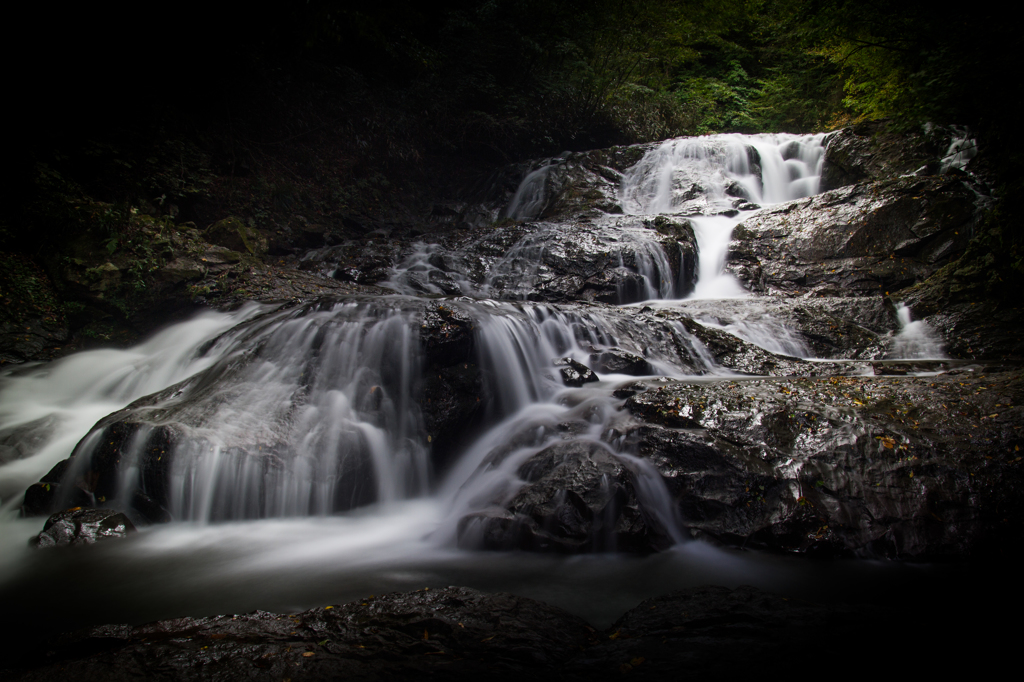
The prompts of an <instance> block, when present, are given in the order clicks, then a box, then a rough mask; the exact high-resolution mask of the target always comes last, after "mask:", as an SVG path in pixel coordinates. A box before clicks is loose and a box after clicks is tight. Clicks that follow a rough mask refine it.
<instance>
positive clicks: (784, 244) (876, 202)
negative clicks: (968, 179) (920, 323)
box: [727, 177, 976, 296]
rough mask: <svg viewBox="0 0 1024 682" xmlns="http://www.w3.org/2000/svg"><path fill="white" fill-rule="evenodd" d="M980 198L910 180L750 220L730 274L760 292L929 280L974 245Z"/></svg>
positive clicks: (869, 291) (864, 292)
mask: <svg viewBox="0 0 1024 682" xmlns="http://www.w3.org/2000/svg"><path fill="white" fill-rule="evenodd" d="M975 217H976V214H975V194H974V193H973V192H972V191H971V190H970V189H969V188H967V187H966V186H965V185H964V183H962V182H961V181H960V180H955V179H948V178H947V179H939V178H918V177H904V178H897V179H893V180H887V181H882V182H876V183H869V184H860V185H852V186H849V187H843V188H841V189H836V190H833V191H830V192H825V193H824V194H819V195H817V196H814V197H810V198H807V199H800V200H797V201H791V202H788V203H785V204H780V205H779V206H775V207H773V208H770V209H765V210H762V211H760V212H759V213H757V214H755V215H753V216H751V217H750V218H748V219H747V220H745V221H744V222H742V223H741V224H740V225H738V226H737V227H736V229H735V231H734V233H733V242H732V244H731V245H730V251H729V255H728V263H727V270H728V271H730V272H732V273H733V274H734V275H735V276H736V277H737V278H738V279H739V280H740V281H741V282H742V283H743V285H744V286H745V287H747V288H748V289H749V290H751V291H753V292H756V293H774V294H781V295H786V296H794V295H800V294H804V293H807V292H809V291H813V290H815V289H816V288H818V287H822V286H828V287H832V289H831V290H830V291H831V292H834V293H835V294H839V295H846V296H870V295H878V294H888V292H890V291H897V290H899V289H903V288H906V287H909V286H911V285H913V284H915V283H917V282H920V281H922V280H924V279H925V278H927V277H928V276H929V275H931V274H932V273H934V272H935V271H937V270H938V269H939V268H940V267H942V266H943V265H944V264H945V263H946V262H948V261H949V260H950V259H951V258H955V257H956V256H958V255H959V254H960V253H961V252H962V251H963V249H964V248H965V247H966V245H967V241H968V239H969V235H970V230H971V226H972V224H973V222H974V220H975Z"/></svg>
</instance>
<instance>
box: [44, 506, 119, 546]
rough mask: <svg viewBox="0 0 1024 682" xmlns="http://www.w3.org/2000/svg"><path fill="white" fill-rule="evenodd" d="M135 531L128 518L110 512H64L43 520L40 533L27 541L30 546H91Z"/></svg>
mask: <svg viewBox="0 0 1024 682" xmlns="http://www.w3.org/2000/svg"><path fill="white" fill-rule="evenodd" d="M134 530H135V526H134V525H132V522H131V521H129V520H128V517H127V516H125V515H124V514H122V513H121V512H118V511H114V510H112V509H81V508H77V507H76V508H73V509H66V510H64V511H62V512H57V513H56V514H54V515H52V516H51V517H50V518H49V519H47V520H46V525H44V526H43V531H42V532H41V533H39V535H37V536H35V537H34V538H32V539H31V540H30V541H29V545H31V546H32V547H63V546H67V545H92V544H95V543H97V542H100V541H103V540H111V539H115V538H123V537H127V535H128V533H130V532H132V531H134Z"/></svg>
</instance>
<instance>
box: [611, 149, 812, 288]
mask: <svg viewBox="0 0 1024 682" xmlns="http://www.w3.org/2000/svg"><path fill="white" fill-rule="evenodd" d="M823 139H824V135H821V134H818V135H803V136H797V135H710V136H707V137H697V138H680V139H676V140H668V141H667V142H664V143H662V144H661V145H660V146H658V147H657V148H655V149H652V150H651V151H649V152H648V153H647V154H645V155H644V157H643V159H641V160H640V162H639V163H638V164H636V166H634V167H633V168H632V169H630V171H629V172H628V173H627V174H626V175H625V177H624V178H623V182H622V186H621V189H620V193H619V200H620V203H621V204H622V207H623V210H625V211H626V212H628V213H632V214H639V215H646V214H651V213H669V214H680V215H685V216H688V217H689V220H690V224H691V225H692V226H693V229H694V233H695V235H696V237H697V244H698V246H699V248H700V274H699V277H698V280H697V289H696V291H695V292H694V297H695V298H735V297H742V296H745V295H746V291H745V290H744V289H743V288H742V287H741V286H740V285H739V283H738V282H736V281H735V279H733V278H732V277H731V276H729V275H726V274H724V273H723V269H724V267H725V259H726V255H727V253H728V249H729V241H730V237H731V235H732V230H733V228H734V227H735V226H736V225H737V224H738V223H739V222H740V220H742V216H743V215H744V214H745V213H747V212H749V211H753V210H757V209H759V208H761V207H762V206H765V205H770V204H776V203H780V202H783V201H791V200H793V199H800V198H802V197H806V196H811V195H813V194H817V192H818V185H819V177H820V175H821V165H822V162H823V161H824V154H825V150H824V147H823V145H822V142H823Z"/></svg>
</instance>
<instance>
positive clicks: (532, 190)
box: [501, 159, 560, 220]
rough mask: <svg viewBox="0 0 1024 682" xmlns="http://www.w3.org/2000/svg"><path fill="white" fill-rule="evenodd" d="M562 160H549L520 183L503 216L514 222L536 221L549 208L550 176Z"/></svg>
mask: <svg viewBox="0 0 1024 682" xmlns="http://www.w3.org/2000/svg"><path fill="white" fill-rule="evenodd" d="M559 161H560V159H549V160H548V161H546V162H545V163H544V165H542V166H541V167H540V168H537V169H535V170H532V171H530V172H529V173H527V174H526V177H524V178H523V180H522V182H520V183H519V187H517V188H516V192H515V194H513V195H512V199H511V200H510V201H509V202H508V206H507V207H505V210H504V211H502V213H501V215H502V217H505V218H511V219H513V220H536V219H537V218H539V217H540V216H541V214H542V213H543V212H544V209H545V208H547V203H548V190H547V185H548V176H550V175H551V170H552V169H553V168H554V167H555V166H556V165H557V164H558V162H559Z"/></svg>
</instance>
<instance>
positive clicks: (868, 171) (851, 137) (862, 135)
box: [821, 121, 951, 192]
mask: <svg viewBox="0 0 1024 682" xmlns="http://www.w3.org/2000/svg"><path fill="white" fill-rule="evenodd" d="M950 136H951V133H950V131H947V130H942V129H935V130H933V132H932V133H930V134H926V133H923V132H915V131H908V132H895V131H892V130H890V126H889V123H888V121H866V122H864V123H859V124H857V125H854V126H851V127H849V128H843V129H842V130H839V131H836V132H835V133H832V134H830V135H829V136H828V138H827V141H826V142H825V159H824V163H823V164H822V169H821V191H823V192H825V191H828V190H832V189H836V188H839V187H845V186H846V185H853V184H856V183H858V182H865V181H867V182H872V181H876V180H888V179H891V178H896V177H899V176H901V175H908V174H910V173H917V172H921V173H923V174H928V175H935V174H937V173H938V171H939V158H940V157H941V156H942V154H943V153H944V152H945V150H946V148H947V147H948V146H949V140H950Z"/></svg>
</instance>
